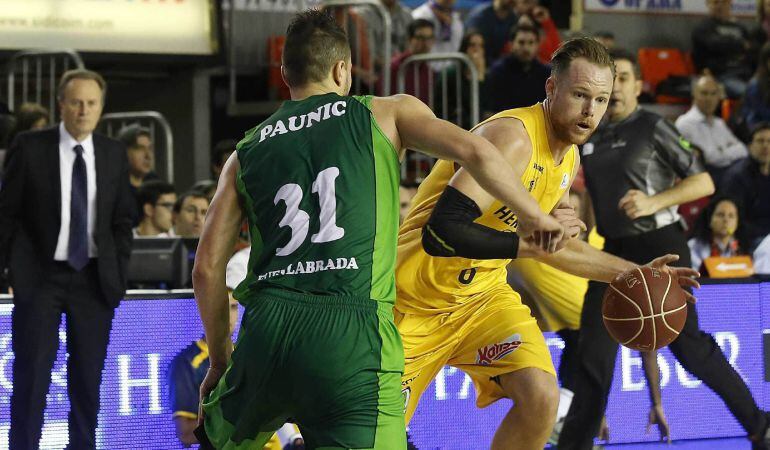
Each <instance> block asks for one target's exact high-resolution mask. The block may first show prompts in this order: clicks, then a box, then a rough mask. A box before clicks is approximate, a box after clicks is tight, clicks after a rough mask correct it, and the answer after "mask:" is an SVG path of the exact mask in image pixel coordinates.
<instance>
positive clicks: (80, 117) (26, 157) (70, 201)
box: [0, 69, 136, 450]
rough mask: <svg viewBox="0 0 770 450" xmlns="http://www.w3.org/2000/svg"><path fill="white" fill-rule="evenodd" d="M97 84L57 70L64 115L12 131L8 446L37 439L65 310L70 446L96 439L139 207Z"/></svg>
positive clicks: (1, 264)
mask: <svg viewBox="0 0 770 450" xmlns="http://www.w3.org/2000/svg"><path fill="white" fill-rule="evenodd" d="M105 92H106V83H105V81H104V79H103V78H102V77H101V75H99V74H98V73H96V72H93V71H90V70H85V69H76V70H70V71H67V72H65V73H64V74H63V75H62V78H61V81H60V82H59V88H58V92H57V98H58V105H59V113H60V117H61V122H60V123H59V124H57V126H55V127H50V128H46V129H44V130H38V131H30V132H26V133H21V134H20V135H18V136H17V137H16V139H15V141H14V144H13V147H14V150H13V152H12V154H11V157H10V160H9V161H8V170H7V171H6V173H5V178H4V180H3V188H2V190H0V276H3V275H4V274H5V272H6V269H8V270H9V273H10V274H11V275H12V276H11V286H12V288H13V292H14V300H13V301H14V309H13V321H12V327H11V345H12V348H14V349H23V351H16V352H14V353H15V359H14V361H13V395H12V396H11V401H10V418H11V427H10V436H9V438H8V441H6V442H8V445H7V448H12V449H14V450H26V449H34V448H38V447H39V446H40V444H41V442H40V437H41V434H42V428H43V418H44V410H45V405H46V394H47V393H48V388H49V385H50V383H51V367H52V365H53V361H54V360H55V358H56V352H57V349H58V348H59V339H60V337H59V336H60V335H59V332H60V328H59V325H60V323H61V317H62V314H64V315H65V317H66V321H67V353H69V358H68V360H67V371H66V373H67V375H66V377H67V390H68V393H69V402H70V412H69V417H68V426H67V428H66V429H67V430H68V433H69V446H68V448H70V449H78V450H80V449H84V450H93V449H95V448H96V424H97V416H98V413H99V386H100V384H101V380H102V369H103V368H104V358H105V356H106V354H107V342H108V340H109V336H110V329H111V328H112V319H113V317H114V314H115V308H116V307H117V306H118V304H119V303H120V301H121V300H122V299H123V295H124V293H125V281H124V280H125V279H126V271H125V270H126V268H127V267H128V259H129V256H130V254H131V244H132V239H133V238H132V236H131V226H132V222H133V219H134V214H135V211H136V202H135V200H134V198H133V196H132V195H131V191H130V188H129V184H128V175H127V172H128V162H127V161H126V149H125V147H124V146H123V144H122V143H120V142H118V141H116V140H114V139H110V138H108V137H106V136H103V135H100V134H98V133H95V132H94V130H95V129H96V125H97V124H98V123H99V119H100V117H101V113H102V109H103V106H104V103H103V102H104V98H105V97H104V94H105ZM5 414H8V413H5ZM5 417H6V418H7V417H9V416H8V415H6V416H5ZM6 420H7V419H6ZM49 423H50V422H49ZM65 433H67V431H65ZM4 445H5V442H4Z"/></svg>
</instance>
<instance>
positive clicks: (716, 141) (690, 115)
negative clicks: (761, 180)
mask: <svg viewBox="0 0 770 450" xmlns="http://www.w3.org/2000/svg"><path fill="white" fill-rule="evenodd" d="M676 128H677V129H678V130H679V132H680V133H682V136H683V137H684V138H685V139H687V140H688V141H690V142H691V143H693V144H695V145H696V146H697V147H698V148H700V149H701V150H703V159H705V160H706V164H708V165H710V166H714V167H719V168H723V167H727V166H729V165H730V164H732V163H733V162H734V161H735V160H737V159H741V158H745V157H746V156H748V154H749V151H748V149H746V145H744V144H743V142H741V141H740V140H739V139H738V138H737V137H735V135H734V134H733V132H732V131H730V129H729V128H728V127H727V124H726V123H725V121H724V120H722V118H721V117H716V116H714V117H712V118H710V119H708V118H706V116H705V115H704V114H703V113H702V112H701V111H700V110H699V109H698V107H697V106H695V105H693V106H692V107H691V108H690V110H689V111H687V112H686V113H684V114H682V115H681V116H679V118H678V119H676Z"/></svg>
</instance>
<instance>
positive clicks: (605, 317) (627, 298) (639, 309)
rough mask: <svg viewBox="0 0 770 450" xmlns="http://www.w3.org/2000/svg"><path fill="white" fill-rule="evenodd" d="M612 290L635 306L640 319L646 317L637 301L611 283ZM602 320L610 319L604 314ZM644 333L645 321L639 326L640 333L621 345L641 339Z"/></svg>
mask: <svg viewBox="0 0 770 450" xmlns="http://www.w3.org/2000/svg"><path fill="white" fill-rule="evenodd" d="M610 288H611V289H613V290H614V291H615V292H617V293H618V294H620V295H621V296H622V297H623V298H624V299H626V300H628V302H629V303H631V304H632V305H634V308H636V310H637V311H639V316H640V317H644V312H643V311H642V308H640V307H639V305H637V304H636V302H635V301H633V300H631V299H630V298H629V297H628V296H627V295H626V294H624V293H623V292H621V291H620V289H618V288H616V287H615V286H613V285H612V284H611V283H610ZM650 312H652V311H650ZM602 318H604V319H608V317H607V316H605V315H604V314H602ZM642 331H644V319H642V320H641V325H640V326H639V331H637V332H636V334H635V335H634V336H633V337H632V338H631V339H629V340H627V341H626V342H621V345H626V344H628V343H629V342H632V341H633V340H634V339H636V338H637V337H639V335H640V334H642Z"/></svg>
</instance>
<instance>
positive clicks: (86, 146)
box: [53, 122, 98, 261]
mask: <svg viewBox="0 0 770 450" xmlns="http://www.w3.org/2000/svg"><path fill="white" fill-rule="evenodd" d="M76 145H81V146H82V147H83V159H84V160H85V162H86V174H87V177H88V187H87V192H88V256H89V257H90V258H96V257H97V255H98V254H97V250H96V242H94V229H95V228H96V163H95V157H94V139H93V135H91V134H89V135H88V137H87V138H85V139H84V140H83V141H82V142H78V141H76V140H75V138H74V137H72V136H71V135H70V134H69V133H68V132H67V130H66V128H64V122H61V123H59V177H60V178H61V226H60V227H59V240H58V241H57V243H56V251H55V252H54V254H53V259H55V260H56V261H66V260H67V254H68V251H69V240H70V204H71V203H72V167H73V166H74V165H75V157H76V156H77V153H75V150H74V148H75V146H76Z"/></svg>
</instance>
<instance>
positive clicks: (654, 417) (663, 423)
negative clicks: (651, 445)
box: [645, 405, 671, 444]
mask: <svg viewBox="0 0 770 450" xmlns="http://www.w3.org/2000/svg"><path fill="white" fill-rule="evenodd" d="M653 425H657V426H658V432H660V440H661V441H665V442H667V443H669V444H670V443H671V430H670V429H669V427H668V420H666V413H665V412H663V406H662V405H653V407H652V408H650V416H649V418H648V420H647V430H646V431H645V433H647V434H650V427H651V426H653Z"/></svg>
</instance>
